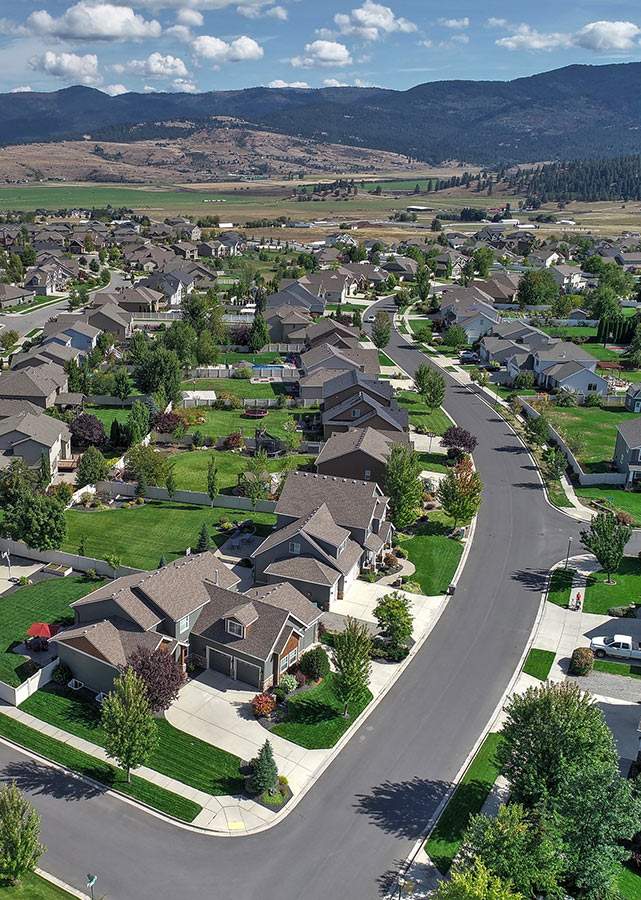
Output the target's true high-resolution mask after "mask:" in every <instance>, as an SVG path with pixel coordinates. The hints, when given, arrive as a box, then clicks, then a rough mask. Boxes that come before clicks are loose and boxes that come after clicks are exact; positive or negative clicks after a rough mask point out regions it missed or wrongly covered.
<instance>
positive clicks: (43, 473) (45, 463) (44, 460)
mask: <svg viewBox="0 0 641 900" xmlns="http://www.w3.org/2000/svg"><path fill="white" fill-rule="evenodd" d="M37 483H38V487H39V488H40V490H41V491H46V490H47V488H48V487H49V485H50V484H51V464H50V462H49V454H48V453H47V452H46V450H43V451H42V453H41V454H40V466H39V467H38V482H37Z"/></svg>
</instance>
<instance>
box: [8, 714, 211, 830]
mask: <svg viewBox="0 0 641 900" xmlns="http://www.w3.org/2000/svg"><path fill="white" fill-rule="evenodd" d="M0 735H2V737H5V738H8V739H9V740H11V741H15V742H16V743H17V744H20V745H21V746H22V747H26V748H27V749H29V750H33V751H34V752H35V753H40V754H41V755H42V756H46V757H47V759H50V760H52V761H53V762H57V763H60V765H62V766H65V767H66V768H68V769H71V770H72V771H74V772H77V773H78V774H79V775H84V776H86V777H87V778H92V779H93V780H94V781H97V782H99V783H100V784H104V785H105V788H107V789H111V788H113V789H114V790H117V791H121V793H123V794H127V795H128V796H129V797H132V798H133V799H135V800H140V801H141V802H142V803H146V804H147V805H148V806H152V807H153V808H154V809H157V810H159V811H160V812H164V813H167V814H168V815H170V816H174V817H175V818H177V819H182V821H183V822H193V820H194V819H195V818H196V816H197V815H198V813H199V812H200V811H201V809H202V807H201V806H199V805H198V803H194V801H193V800H187V799H186V798H185V797H180V796H179V795H178V794H174V793H172V792H171V791H167V790H165V788H161V787H158V786H157V785H155V784H152V783H151V782H150V781H145V779H144V778H138V776H137V775H132V776H131V781H130V782H129V783H127V781H126V779H125V776H124V774H123V773H122V771H121V770H120V769H117V768H116V767H115V766H112V765H110V764H109V763H106V762H103V761H102V760H100V759H95V758H94V757H93V756H89V755H88V754H87V753H83V752H82V751H81V750H76V749H75V748H74V747H70V746H69V745H68V744H63V743H62V741H58V740H56V739H55V738H52V737H49V736H48V735H46V734H42V732H40V731H36V730H35V729H33V728H30V727H29V726H28V725H24V724H23V723H22V722H17V721H16V720H15V719H11V718H10V717H9V716H7V715H4V714H1V715H0ZM43 778H44V775H43Z"/></svg>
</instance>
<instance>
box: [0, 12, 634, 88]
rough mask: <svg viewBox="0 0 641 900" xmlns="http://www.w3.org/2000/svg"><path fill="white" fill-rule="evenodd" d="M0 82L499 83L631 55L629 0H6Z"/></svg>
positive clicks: (166, 85) (35, 85) (175, 84)
mask: <svg viewBox="0 0 641 900" xmlns="http://www.w3.org/2000/svg"><path fill="white" fill-rule="evenodd" d="M0 13H1V14H2V16H0V90H1V91H16V90H44V91H51V90H56V89H57V88H60V87H65V86H68V85H71V84H86V85H90V86H92V87H97V88H100V89H101V90H104V91H106V92H107V93H110V94H112V95H115V94H118V93H124V92H125V91H127V90H129V91H183V92H194V91H207V90H228V89H236V88H242V87H251V86H254V85H270V86H274V87H278V86H284V85H286V84H287V85H296V86H300V87H322V86H324V85H342V84H350V85H379V86H381V87H388V88H395V89H405V88H408V87H411V86H412V85H415V84H419V83H421V82H424V81H436V80H441V79H455V78H473V79H501V80H506V79H510V78H515V77H518V76H521V75H530V74H533V73H535V72H542V71H546V70H548V69H553V68H558V67H560V66H564V65H568V64H570V63H591V64H599V63H609V62H627V61H632V60H638V59H639V57H640V52H641V8H640V7H639V3H638V0H618V2H617V0H607V2H606V0H584V2H579V3H570V4H560V3H558V0H557V2H552V0H539V2H538V3H536V4H529V3H528V4H525V3H522V2H518V0H517V2H516V3H515V2H511V3H510V2H507V0H487V2H486V3H484V4H480V3H478V2H477V3H472V2H471V0H451V2H450V3H448V4H447V5H445V6H444V5H443V4H442V3H436V2H431V0H394V2H392V3H391V4H390V5H387V3H385V2H383V3H378V2H375V0H352V2H351V3H344V2H341V0H326V2H324V3H317V2H315V0H313V2H310V0H268V2H265V0H234V2H228V0H109V2H106V0H76V2H68V0H64V2H63V0H48V2H47V0H45V2H44V4H43V0H14V2H13V3H9V2H8V0H3V2H2V3H0Z"/></svg>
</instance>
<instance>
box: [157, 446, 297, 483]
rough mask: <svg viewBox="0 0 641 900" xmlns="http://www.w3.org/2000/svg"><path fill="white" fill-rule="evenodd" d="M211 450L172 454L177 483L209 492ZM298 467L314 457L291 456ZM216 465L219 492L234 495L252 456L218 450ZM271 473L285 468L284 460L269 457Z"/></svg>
mask: <svg viewBox="0 0 641 900" xmlns="http://www.w3.org/2000/svg"><path fill="white" fill-rule="evenodd" d="M211 455H212V451H211V450H194V451H192V452H188V453H178V454H177V455H176V456H173V457H172V461H173V462H174V471H175V473H176V484H177V485H178V488H179V489H180V490H185V491H207V467H208V465H209V460H210V459H211ZM291 459H293V460H295V462H296V466H297V467H298V468H301V467H302V466H305V465H306V464H307V463H310V462H311V461H313V459H314V457H313V456H304V455H300V454H298V455H296V456H293V457H291ZM215 460H216V468H217V469H218V484H219V493H221V494H231V493H232V488H234V487H236V485H237V484H238V475H239V474H240V473H241V472H246V471H247V468H248V462H249V458H248V457H247V456H241V455H240V454H239V453H231V452H230V451H229V450H223V451H221V452H216V453H215ZM267 469H268V471H269V472H281V471H283V460H282V459H270V460H269V461H268V463H267Z"/></svg>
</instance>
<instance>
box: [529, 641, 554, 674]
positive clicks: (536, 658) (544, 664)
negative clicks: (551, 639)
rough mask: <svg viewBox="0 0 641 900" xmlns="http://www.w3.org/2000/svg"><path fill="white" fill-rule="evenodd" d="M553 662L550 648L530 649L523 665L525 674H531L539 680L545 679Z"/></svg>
mask: <svg viewBox="0 0 641 900" xmlns="http://www.w3.org/2000/svg"><path fill="white" fill-rule="evenodd" d="M553 662H554V653H553V651H552V650H534V649H532V650H530V652H529V653H528V655H527V659H526V660H525V665H524V666H523V671H524V672H525V674H526V675H532V677H533V678H538V679H539V680H540V681H546V680H547V677H548V675H549V674H550V669H551V668H552V663H553Z"/></svg>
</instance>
